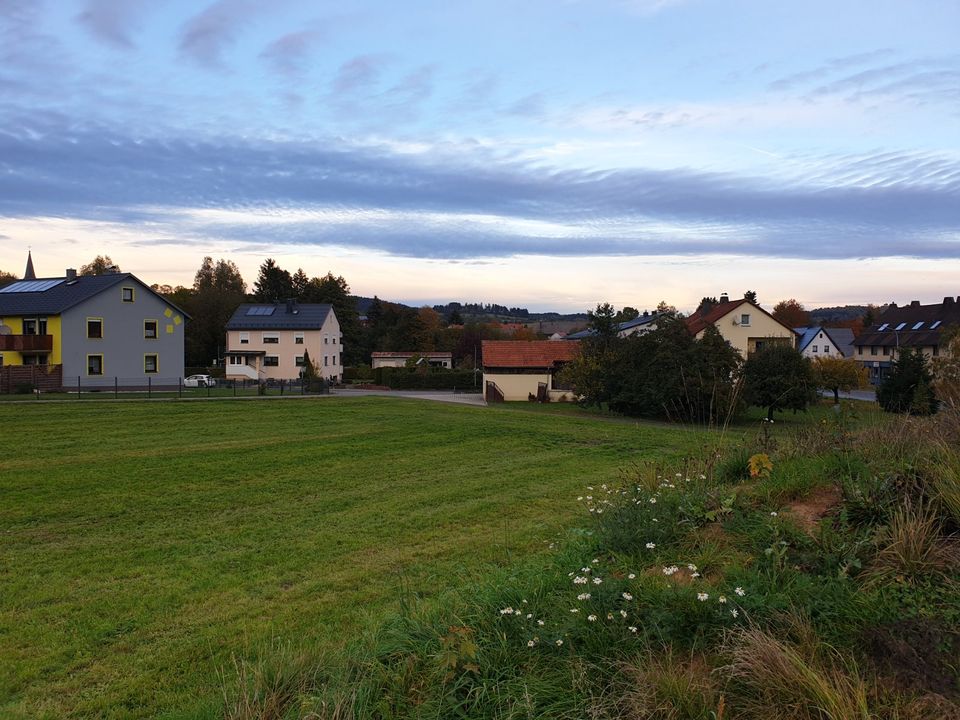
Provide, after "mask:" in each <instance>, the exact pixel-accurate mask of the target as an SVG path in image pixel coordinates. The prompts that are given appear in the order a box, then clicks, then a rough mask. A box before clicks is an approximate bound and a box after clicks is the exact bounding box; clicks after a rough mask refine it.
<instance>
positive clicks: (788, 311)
mask: <svg viewBox="0 0 960 720" xmlns="http://www.w3.org/2000/svg"><path fill="white" fill-rule="evenodd" d="M773 317H774V318H776V319H777V320H779V321H780V322H782V323H783V324H784V325H786V326H787V327H791V328H795V327H806V326H807V325H809V324H810V313H808V312H807V311H806V309H805V308H804V307H803V305H801V304H800V303H799V302H798V301H797V300H794V299H793V298H790V299H789V300H781V301H780V302H778V303H777V304H776V305H774V306H773Z"/></svg>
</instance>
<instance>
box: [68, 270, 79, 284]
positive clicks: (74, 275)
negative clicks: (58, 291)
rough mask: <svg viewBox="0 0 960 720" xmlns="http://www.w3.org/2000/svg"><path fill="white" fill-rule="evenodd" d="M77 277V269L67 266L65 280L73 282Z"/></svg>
mask: <svg viewBox="0 0 960 720" xmlns="http://www.w3.org/2000/svg"><path fill="white" fill-rule="evenodd" d="M76 279H77V269H76V268H67V282H74V281H75V280H76Z"/></svg>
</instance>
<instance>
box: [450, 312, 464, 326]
mask: <svg viewBox="0 0 960 720" xmlns="http://www.w3.org/2000/svg"><path fill="white" fill-rule="evenodd" d="M447 325H463V315H461V314H460V311H459V310H454V311H452V312H451V313H450V314H449V315H448V316H447Z"/></svg>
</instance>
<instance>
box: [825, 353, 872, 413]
mask: <svg viewBox="0 0 960 720" xmlns="http://www.w3.org/2000/svg"><path fill="white" fill-rule="evenodd" d="M812 369H813V379H814V381H815V382H816V383H817V387H819V388H822V389H823V390H831V391H832V392H833V402H834V404H837V405H839V404H840V391H841V390H842V391H843V392H849V391H851V390H856V389H858V388H863V387H866V386H867V384H868V382H869V381H868V374H867V369H866V368H865V367H863V366H862V365H861V364H860V363H858V362H857V361H856V360H854V359H853V358H841V357H818V358H816V359H814V361H813V368H812Z"/></svg>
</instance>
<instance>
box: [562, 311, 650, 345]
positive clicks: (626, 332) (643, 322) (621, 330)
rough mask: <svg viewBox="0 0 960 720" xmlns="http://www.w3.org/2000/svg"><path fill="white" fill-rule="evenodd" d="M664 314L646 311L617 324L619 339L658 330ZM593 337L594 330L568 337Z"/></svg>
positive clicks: (580, 338)
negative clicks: (658, 322)
mask: <svg viewBox="0 0 960 720" xmlns="http://www.w3.org/2000/svg"><path fill="white" fill-rule="evenodd" d="M662 315H663V313H651V312H648V311H646V310H644V311H643V314H642V315H638V316H637V317H635V318H634V319H633V320H627V321H626V322H622V323H618V324H617V337H621V338H626V337H630V336H631V335H642V334H643V333H647V332H650V331H651V330H656V329H657V320H658V319H659V318H660V317H661V316H662ZM591 335H593V330H590V329H587V330H581V331H580V332H575V333H571V334H570V335H567V336H566V339H567V340H583V339H585V338H588V337H590V336H591Z"/></svg>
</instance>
